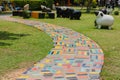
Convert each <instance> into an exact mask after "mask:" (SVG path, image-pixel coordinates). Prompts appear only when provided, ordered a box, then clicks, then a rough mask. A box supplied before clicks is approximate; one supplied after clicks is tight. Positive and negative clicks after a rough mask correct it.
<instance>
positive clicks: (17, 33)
mask: <svg viewBox="0 0 120 80" xmlns="http://www.w3.org/2000/svg"><path fill="white" fill-rule="evenodd" d="M52 47H53V42H52V39H51V38H50V37H49V36H48V35H47V34H46V33H44V32H42V31H40V30H38V29H36V28H33V27H30V26H26V25H24V24H18V23H12V22H7V21H3V20H0V76H2V75H4V74H5V73H6V72H9V71H11V70H14V69H19V68H26V67H27V68H28V67H31V65H33V64H34V63H36V62H37V61H39V60H40V59H42V58H44V57H45V56H46V55H47V53H48V52H49V51H50V49H51V48H52Z"/></svg>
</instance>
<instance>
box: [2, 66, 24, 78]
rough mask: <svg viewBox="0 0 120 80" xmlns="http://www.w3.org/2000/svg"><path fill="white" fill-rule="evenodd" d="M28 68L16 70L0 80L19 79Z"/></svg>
mask: <svg viewBox="0 0 120 80" xmlns="http://www.w3.org/2000/svg"><path fill="white" fill-rule="evenodd" d="M25 70H26V68H23V69H16V70H14V71H11V72H9V73H7V74H5V75H3V76H0V80H15V79H16V78H17V77H19V76H20V75H21V74H22V73H23V72H24V71H25Z"/></svg>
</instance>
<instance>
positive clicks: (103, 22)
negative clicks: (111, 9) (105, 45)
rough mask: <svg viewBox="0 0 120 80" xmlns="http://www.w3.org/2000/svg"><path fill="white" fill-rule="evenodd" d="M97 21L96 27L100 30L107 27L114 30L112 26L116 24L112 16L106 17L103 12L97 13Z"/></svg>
mask: <svg viewBox="0 0 120 80" xmlns="http://www.w3.org/2000/svg"><path fill="white" fill-rule="evenodd" d="M95 15H96V16H97V17H96V20H95V26H96V27H97V28H98V29H101V27H104V26H107V27H108V29H111V28H112V25H113V23H114V18H113V17H112V16H111V15H106V14H104V13H103V12H101V11H96V12H95Z"/></svg>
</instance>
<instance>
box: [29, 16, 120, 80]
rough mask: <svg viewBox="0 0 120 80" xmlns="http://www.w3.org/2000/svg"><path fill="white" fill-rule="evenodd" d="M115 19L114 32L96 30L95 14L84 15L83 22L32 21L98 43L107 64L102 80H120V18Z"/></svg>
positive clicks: (67, 20) (64, 20) (65, 20)
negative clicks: (64, 29) (61, 28)
mask: <svg viewBox="0 0 120 80" xmlns="http://www.w3.org/2000/svg"><path fill="white" fill-rule="evenodd" d="M114 18H115V23H114V25H113V29H112V30H108V29H100V30H98V29H96V28H95V27H94V20H95V15H94V14H82V17H81V20H69V19H67V18H56V19H33V18H31V19H32V20H39V21H41V22H47V23H51V24H55V25H59V26H63V27H67V28H71V29H73V30H75V31H77V32H80V33H83V34H84V35H86V36H88V37H90V38H91V39H93V40H94V41H96V42H97V43H98V44H99V45H100V46H101V48H102V49H103V51H104V54H105V64H104V66H103V69H102V73H101V77H102V79H103V80H120V24H119V23H120V16H114Z"/></svg>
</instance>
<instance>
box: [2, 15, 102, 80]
mask: <svg viewBox="0 0 120 80" xmlns="http://www.w3.org/2000/svg"><path fill="white" fill-rule="evenodd" d="M0 18H3V19H5V20H9V21H13V22H18V23H23V24H26V25H29V26H34V27H36V28H38V29H40V30H42V31H44V32H46V33H47V34H48V35H50V36H51V37H52V39H53V42H54V48H52V50H51V51H50V52H49V53H48V55H47V56H46V57H45V58H44V59H43V60H41V61H39V62H37V63H36V64H34V66H32V67H31V68H30V69H28V70H26V71H25V72H24V73H23V74H21V76H20V77H19V78H17V79H16V80H100V72H101V69H102V65H103V63H104V54H103V51H102V50H101V48H100V47H99V46H98V45H97V44H96V43H95V42H94V41H93V40H91V39H90V38H88V37H86V36H84V35H83V34H80V33H78V32H75V31H73V30H71V29H68V28H64V27H60V26H56V25H52V24H47V23H41V22H39V21H30V20H24V19H15V18H10V17H9V16H2V17H0Z"/></svg>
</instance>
